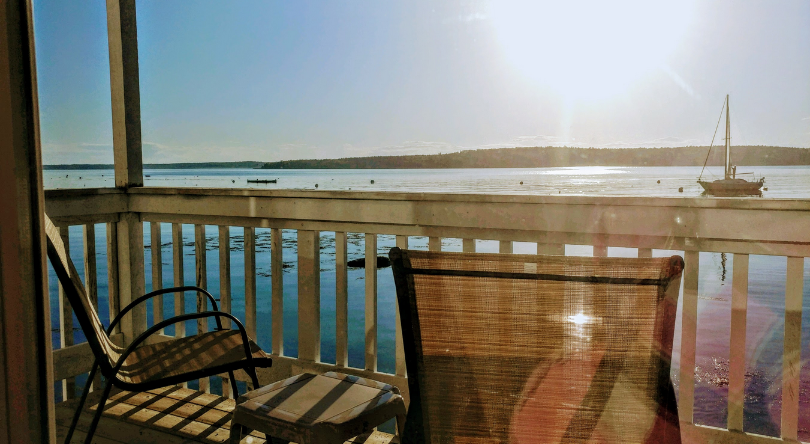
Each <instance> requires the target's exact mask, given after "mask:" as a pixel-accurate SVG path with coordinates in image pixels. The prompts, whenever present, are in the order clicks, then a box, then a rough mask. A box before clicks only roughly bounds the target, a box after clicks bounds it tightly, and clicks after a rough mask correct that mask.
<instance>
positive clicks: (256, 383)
mask: <svg viewBox="0 0 810 444" xmlns="http://www.w3.org/2000/svg"><path fill="white" fill-rule="evenodd" d="M245 370H249V371H248V374H249V375H250V381H251V382H253V390H256V389H257V388H259V387H261V386H260V385H259V377H258V376H257V375H256V367H250V369H245Z"/></svg>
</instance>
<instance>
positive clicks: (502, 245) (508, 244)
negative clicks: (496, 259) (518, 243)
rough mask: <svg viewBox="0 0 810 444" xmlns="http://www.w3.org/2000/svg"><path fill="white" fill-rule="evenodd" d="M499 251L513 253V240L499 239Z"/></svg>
mask: <svg viewBox="0 0 810 444" xmlns="http://www.w3.org/2000/svg"><path fill="white" fill-rule="evenodd" d="M498 253H501V254H512V241H504V240H502V241H498Z"/></svg>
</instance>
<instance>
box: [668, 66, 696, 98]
mask: <svg viewBox="0 0 810 444" xmlns="http://www.w3.org/2000/svg"><path fill="white" fill-rule="evenodd" d="M661 69H663V70H664V72H665V73H667V75H668V76H669V78H670V79H672V81H673V82H675V84H676V85H678V86H680V87H681V89H682V90H684V91H685V92H686V93H687V94H689V96H690V97H694V98H696V99H700V94H696V93H695V90H693V89H692V87H691V86H689V84H688V83H686V81H685V80H684V79H683V78H682V77H681V76H679V75H678V73H676V72H675V71H673V70H672V68H670V67H669V66H667V65H663V66H662V67H661Z"/></svg>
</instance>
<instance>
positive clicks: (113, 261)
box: [107, 222, 121, 334]
mask: <svg viewBox="0 0 810 444" xmlns="http://www.w3.org/2000/svg"><path fill="white" fill-rule="evenodd" d="M117 239H118V224H116V223H115V222H107V305H109V310H110V321H112V319H113V318H115V317H116V316H117V315H118V312H119V311H121V308H120V307H121V305H120V300H119V299H118V240H117ZM107 325H109V323H108V324H107ZM120 332H121V327H120V324H119V325H116V326H115V328H114V329H113V334H116V333H120Z"/></svg>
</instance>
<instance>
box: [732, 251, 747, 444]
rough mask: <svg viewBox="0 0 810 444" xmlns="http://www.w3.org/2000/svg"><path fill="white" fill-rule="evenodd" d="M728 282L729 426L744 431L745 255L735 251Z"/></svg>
mask: <svg viewBox="0 0 810 444" xmlns="http://www.w3.org/2000/svg"><path fill="white" fill-rule="evenodd" d="M732 272H733V276H732V282H731V341H730V344H729V345H730V347H731V349H730V350H729V364H728V367H729V370H728V429H729V430H734V431H740V432H741V431H743V406H744V399H745V323H746V316H747V312H748V255H747V254H740V253H735V254H734V267H733V271H732Z"/></svg>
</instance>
